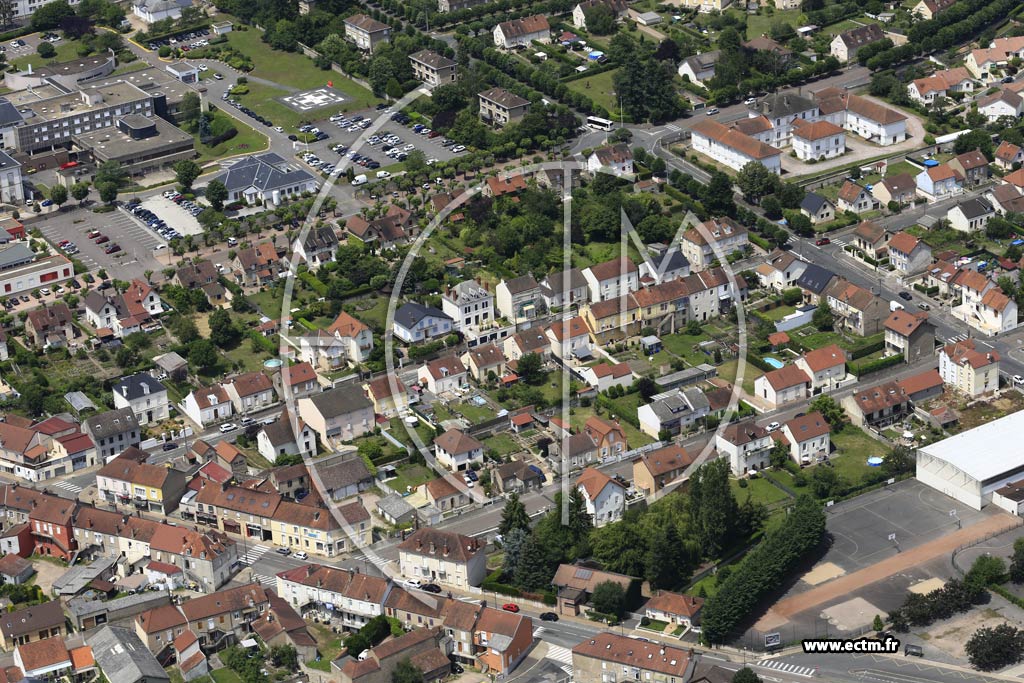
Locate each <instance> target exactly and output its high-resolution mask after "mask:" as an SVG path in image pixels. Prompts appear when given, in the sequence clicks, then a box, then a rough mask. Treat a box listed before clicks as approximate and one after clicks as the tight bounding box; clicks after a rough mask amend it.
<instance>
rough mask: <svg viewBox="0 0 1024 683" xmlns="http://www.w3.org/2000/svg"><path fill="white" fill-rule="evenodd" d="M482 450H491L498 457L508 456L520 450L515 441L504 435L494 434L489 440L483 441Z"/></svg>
mask: <svg viewBox="0 0 1024 683" xmlns="http://www.w3.org/2000/svg"><path fill="white" fill-rule="evenodd" d="M484 448H485V449H486V450H491V449H492V448H493V449H494V450H495V452H497V454H498V455H510V454H512V453H515V452H516V451H518V450H521V449H520V446H519V444H517V443H516V441H515V439H513V438H512V437H511V436H509V435H508V434H505V433H502V434H495V435H494V436H492V437H490V438H487V439H484Z"/></svg>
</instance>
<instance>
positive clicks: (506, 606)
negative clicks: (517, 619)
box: [501, 602, 519, 613]
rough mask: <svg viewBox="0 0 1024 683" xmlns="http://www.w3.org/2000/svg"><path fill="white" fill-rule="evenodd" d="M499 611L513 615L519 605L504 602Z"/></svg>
mask: <svg viewBox="0 0 1024 683" xmlns="http://www.w3.org/2000/svg"><path fill="white" fill-rule="evenodd" d="M501 609H503V610H505V611H506V612H513V613H514V612H518V611H519V605H517V604H516V603H514V602H506V603H505V604H504V605H502V606H501Z"/></svg>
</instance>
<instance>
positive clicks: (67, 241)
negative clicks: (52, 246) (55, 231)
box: [57, 240, 71, 247]
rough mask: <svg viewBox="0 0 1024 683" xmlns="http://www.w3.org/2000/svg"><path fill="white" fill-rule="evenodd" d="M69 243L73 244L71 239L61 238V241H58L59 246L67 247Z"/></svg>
mask: <svg viewBox="0 0 1024 683" xmlns="http://www.w3.org/2000/svg"><path fill="white" fill-rule="evenodd" d="M69 244H71V240H61V241H60V242H57V246H58V247H66V246H67V245H69Z"/></svg>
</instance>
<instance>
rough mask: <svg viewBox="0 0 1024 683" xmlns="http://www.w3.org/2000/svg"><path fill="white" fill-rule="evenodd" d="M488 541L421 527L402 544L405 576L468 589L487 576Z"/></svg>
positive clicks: (400, 559)
mask: <svg viewBox="0 0 1024 683" xmlns="http://www.w3.org/2000/svg"><path fill="white" fill-rule="evenodd" d="M486 548H487V543H486V542H482V541H480V540H478V539H475V538H471V537H469V536H463V535H461V534H457V533H455V532H452V531H442V530H441V529H433V528H430V527H421V528H419V529H417V530H416V531H415V532H413V533H412V534H411V535H410V536H409V537H408V538H407V539H405V540H404V541H402V543H400V544H399V545H398V566H399V570H400V571H401V572H402V574H403V575H404V576H408V577H411V578H416V579H419V580H420V581H422V582H423V583H440V584H442V585H449V586H455V587H457V588H462V589H466V588H469V587H470V586H479V585H480V584H481V583H483V582H484V579H485V578H486V577H487V552H486Z"/></svg>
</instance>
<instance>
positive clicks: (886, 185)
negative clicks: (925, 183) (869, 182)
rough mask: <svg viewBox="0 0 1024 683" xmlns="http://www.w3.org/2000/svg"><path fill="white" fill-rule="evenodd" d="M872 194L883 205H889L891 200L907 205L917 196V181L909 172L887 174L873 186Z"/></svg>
mask: <svg viewBox="0 0 1024 683" xmlns="http://www.w3.org/2000/svg"><path fill="white" fill-rule="evenodd" d="M871 194H872V195H874V197H875V199H877V200H878V202H879V204H880V205H882V206H888V205H889V202H896V203H897V204H899V205H900V206H907V205H909V204H912V203H913V202H914V198H915V197H917V181H916V180H915V179H914V176H912V175H910V174H909V173H900V174H897V175H892V176H886V177H885V178H882V180H880V181H879V182H877V183H875V185H874V187H872V188H871Z"/></svg>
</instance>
